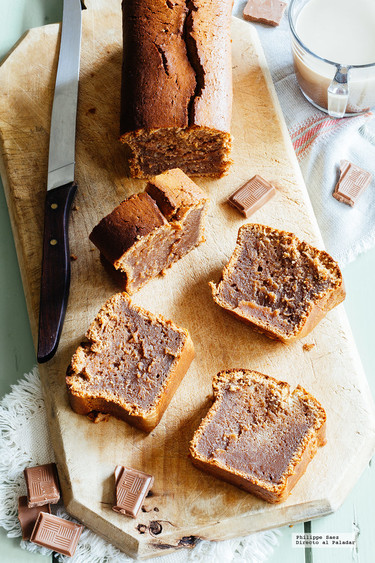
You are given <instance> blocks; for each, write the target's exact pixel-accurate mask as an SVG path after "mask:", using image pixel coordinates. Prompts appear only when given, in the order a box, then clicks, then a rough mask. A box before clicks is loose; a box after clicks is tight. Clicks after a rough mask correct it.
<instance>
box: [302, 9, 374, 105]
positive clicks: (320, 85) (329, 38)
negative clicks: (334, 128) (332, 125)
mask: <svg viewBox="0 0 375 563" xmlns="http://www.w3.org/2000/svg"><path fill="white" fill-rule="evenodd" d="M294 26H295V29H296V32H297V35H298V36H299V38H300V40H301V42H302V43H303V44H304V45H305V46H306V47H307V48H308V49H309V50H310V51H311V52H312V53H314V54H316V55H318V56H319V57H321V58H324V59H327V60H329V61H333V62H335V63H339V64H341V65H345V66H348V65H366V64H371V63H375V0H310V2H308V3H307V4H306V5H305V6H304V7H303V8H302V9H301V11H300V13H299V14H298V16H297V18H296V21H295V22H294ZM293 52H294V62H295V68H296V74H297V78H298V81H299V83H300V86H301V88H302V90H303V91H304V93H305V94H307V96H308V97H309V98H310V99H312V101H314V102H315V103H317V104H318V105H319V106H321V107H323V108H325V109H326V108H327V89H328V87H329V85H330V83H331V81H332V79H333V77H334V75H335V72H336V66H335V65H333V64H328V63H325V62H324V61H320V60H319V59H317V58H315V57H312V56H311V55H310V54H309V53H307V52H306V51H305V50H304V49H303V46H301V45H293ZM373 105H375V66H374V67H371V68H369V69H351V70H350V71H349V101H348V107H347V112H349V113H350V112H358V111H364V110H366V109H368V108H370V107H371V106H373Z"/></svg>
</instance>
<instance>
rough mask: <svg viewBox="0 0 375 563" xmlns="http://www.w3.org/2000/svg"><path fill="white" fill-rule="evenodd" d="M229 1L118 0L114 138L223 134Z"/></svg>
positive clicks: (227, 111) (227, 109) (227, 116)
mask: <svg viewBox="0 0 375 563" xmlns="http://www.w3.org/2000/svg"><path fill="white" fill-rule="evenodd" d="M232 4H233V2H232V0H187V1H186V0H124V1H123V4H122V10H123V48H124V51H123V72H122V76H123V80H122V92H121V99H122V106H121V124H120V130H121V134H124V133H126V132H128V131H135V130H139V129H156V128H169V127H177V128H185V127H188V126H200V127H209V128H212V129H217V130H219V131H226V132H229V129H230V120H231V107H232V65H231V41H230V20H231V10H232Z"/></svg>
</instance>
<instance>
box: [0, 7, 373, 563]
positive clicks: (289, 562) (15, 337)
mask: <svg viewBox="0 0 375 563" xmlns="http://www.w3.org/2000/svg"><path fill="white" fill-rule="evenodd" d="M108 1H110V0H108ZM61 13H62V0H0V60H1V59H2V58H3V57H4V56H5V55H6V53H7V52H8V51H9V50H10V49H11V48H12V46H13V45H14V43H15V42H16V41H18V39H19V38H20V37H21V35H22V34H23V33H24V32H25V31H26V30H27V29H29V28H31V27H36V26H40V25H44V24H47V23H53V22H57V21H61ZM343 274H344V279H345V284H346V288H347V299H346V301H345V308H346V311H347V314H348V317H349V321H350V324H351V327H352V331H353V334H354V338H355V341H356V344H357V347H358V350H359V354H360V356H361V359H362V363H363V366H364V369H365V372H366V375H367V379H368V381H369V384H370V387H371V391H372V394H373V396H374V395H375V346H374V342H373V340H374V338H373V335H374V329H373V321H374V317H375V302H374V299H373V297H372V294H373V288H374V281H373V280H374V278H375V249H374V250H370V251H368V252H366V253H365V254H362V255H361V256H359V257H358V258H357V259H356V260H355V262H353V263H351V264H350V265H349V266H347V267H346V268H345V269H344V271H343ZM0 358H1V363H0V397H3V396H4V395H5V394H6V393H8V392H9V391H10V387H11V385H12V384H13V383H16V381H17V380H19V379H20V378H22V376H23V374H24V373H25V372H29V371H30V370H31V369H32V367H33V366H34V365H35V364H36V358H35V351H34V348H33V342H32V338H31V332H30V324H29V319H28V316H27V310H26V303H25V297H24V293H23V288H22V282H21V277H20V272H19V267H18V261H17V255H16V251H15V246H14V241H13V235H12V230H11V225H10V221H9V215H8V209H7V205H6V201H5V197H4V191H3V189H2V185H1V187H0ZM374 491H375V467H374V464H373V466H372V467H371V462H370V464H369V466H368V467H367V468H366V470H365V471H364V473H363V474H362V476H361V478H360V479H359V481H358V483H357V484H356V485H355V487H354V489H353V490H352V492H351V493H350V495H349V496H348V498H347V499H346V500H345V502H344V504H343V505H342V506H341V508H340V509H339V510H337V511H336V512H335V513H334V514H332V515H330V516H326V517H324V518H320V519H317V520H313V521H312V522H305V523H301V524H297V525H295V526H293V527H286V528H282V529H281V532H282V535H281V537H280V543H279V547H277V548H276V549H275V551H274V554H273V556H272V557H271V558H270V559H269V562H270V563H279V562H282V563H284V562H285V563H304V562H306V563H311V562H312V561H313V562H314V563H328V562H330V563H332V562H335V563H336V562H337V563H349V562H358V563H359V562H361V563H370V562H372V561H374V560H375V555H374V547H375V530H374V523H375V492H374ZM354 529H358V530H359V536H358V540H357V546H356V549H355V550H352V549H351V548H318V549H317V548H305V549H298V548H293V546H292V533H301V532H304V531H305V532H309V531H311V532H312V533H314V534H315V533H316V534H319V533H332V534H334V533H337V532H352V531H353V530H354ZM0 561H1V562H6V563H8V562H12V563H13V562H15V563H29V562H30V563H31V562H35V563H38V562H42V561H46V562H47V561H52V557H48V556H42V555H39V554H30V553H28V552H26V551H24V550H21V549H20V547H19V539H9V538H7V537H6V534H5V532H4V530H3V529H0ZM219 563H225V562H224V561H223V562H219Z"/></svg>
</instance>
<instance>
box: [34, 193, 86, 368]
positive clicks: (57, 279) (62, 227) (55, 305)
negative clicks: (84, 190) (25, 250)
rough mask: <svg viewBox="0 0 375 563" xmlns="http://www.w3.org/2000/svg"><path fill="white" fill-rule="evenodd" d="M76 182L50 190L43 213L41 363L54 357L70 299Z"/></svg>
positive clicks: (39, 346)
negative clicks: (71, 216)
mask: <svg viewBox="0 0 375 563" xmlns="http://www.w3.org/2000/svg"><path fill="white" fill-rule="evenodd" d="M76 190H77V185H76V184H75V182H71V183H69V184H65V185H64V186H60V187H58V188H54V189H52V190H49V191H47V196H46V206H45V212H44V235H43V260H42V278H41V284H40V306H39V334H38V356H37V357H38V362H39V363H43V362H47V361H48V360H50V359H51V358H52V356H54V354H55V352H56V350H57V346H58V344H59V340H60V335H61V330H62V327H63V323H64V317H65V312H66V307H67V303H68V296H69V286H70V255H69V240H68V227H69V211H70V207H71V204H72V201H73V198H74V195H75V193H76Z"/></svg>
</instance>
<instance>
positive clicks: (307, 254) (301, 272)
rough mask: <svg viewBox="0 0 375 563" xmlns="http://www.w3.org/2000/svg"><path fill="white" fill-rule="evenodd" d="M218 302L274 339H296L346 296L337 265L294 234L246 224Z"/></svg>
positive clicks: (215, 293)
mask: <svg viewBox="0 0 375 563" xmlns="http://www.w3.org/2000/svg"><path fill="white" fill-rule="evenodd" d="M210 286H211V288H212V294H213V298H214V300H215V302H216V303H217V304H218V305H220V307H223V308H224V309H226V310H227V311H229V312H230V313H232V314H233V315H235V316H236V317H237V318H238V319H240V320H241V321H243V322H245V323H248V324H250V325H251V326H252V328H254V329H255V330H258V331H259V332H264V333H265V334H266V335H267V336H269V337H270V338H276V339H279V340H282V341H283V342H291V341H292V340H295V339H296V338H301V337H303V336H305V335H306V334H308V333H309V332H310V331H311V330H312V329H313V328H314V327H315V326H316V325H317V324H318V322H319V321H321V320H322V318H323V317H324V316H325V315H326V314H327V312H328V311H330V310H331V309H333V307H335V306H336V305H338V304H339V303H341V301H343V300H344V298H345V289H344V282H343V279H342V275H341V271H340V268H339V266H338V264H337V263H336V262H335V261H334V260H333V258H331V256H330V255H329V254H327V252H325V251H323V250H318V249H317V248H314V247H313V246H311V245H310V244H308V243H306V242H303V241H300V240H299V239H298V238H297V237H296V236H295V235H294V234H293V233H288V232H285V231H279V230H277V229H273V228H271V227H266V226H264V225H257V224H247V225H243V226H242V227H241V228H240V230H239V232H238V238H237V244H236V247H235V249H234V253H233V255H232V257H231V259H230V261H229V263H228V264H227V265H226V266H225V268H224V270H223V273H222V277H221V280H220V282H219V283H218V284H217V285H215V284H214V283H212V282H211V283H210Z"/></svg>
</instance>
